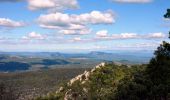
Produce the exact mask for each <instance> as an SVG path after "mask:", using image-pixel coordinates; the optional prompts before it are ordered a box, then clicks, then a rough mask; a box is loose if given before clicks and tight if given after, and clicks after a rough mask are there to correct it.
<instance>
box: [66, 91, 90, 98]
mask: <svg viewBox="0 0 170 100" xmlns="http://www.w3.org/2000/svg"><path fill="white" fill-rule="evenodd" d="M64 100H87V96H86V95H80V94H79V93H77V92H73V91H72V90H71V89H69V90H68V91H67V92H66V93H65V96H64Z"/></svg>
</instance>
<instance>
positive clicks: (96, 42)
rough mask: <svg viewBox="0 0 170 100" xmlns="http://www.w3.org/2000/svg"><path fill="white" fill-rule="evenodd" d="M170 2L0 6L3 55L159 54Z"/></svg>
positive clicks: (42, 1) (16, 0)
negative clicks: (165, 17)
mask: <svg viewBox="0 0 170 100" xmlns="http://www.w3.org/2000/svg"><path fill="white" fill-rule="evenodd" d="M169 6H170V2H169V1H168V0H0V46H1V47H0V51H60V52H86V51H95V50H96V51H105V50H110V51H114V50H130V51H135V50H154V49H155V48H156V47H157V46H158V45H159V44H160V43H161V41H162V40H168V39H167V32H168V29H169V28H170V20H168V19H164V18H163V15H164V14H165V12H166V9H167V8H169Z"/></svg>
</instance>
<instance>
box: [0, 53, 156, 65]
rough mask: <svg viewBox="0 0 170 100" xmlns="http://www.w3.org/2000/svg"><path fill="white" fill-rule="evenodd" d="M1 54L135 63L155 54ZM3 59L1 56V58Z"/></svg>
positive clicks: (143, 61) (142, 61)
mask: <svg viewBox="0 0 170 100" xmlns="http://www.w3.org/2000/svg"><path fill="white" fill-rule="evenodd" d="M0 55H8V56H9V55H10V56H21V57H32V58H59V59H67V58H87V59H99V60H107V61H130V62H133V63H147V62H148V61H149V60H150V59H151V58H152V56H153V52H146V51H142V52H141V51H138V52H114V53H108V52H100V51H92V52H89V53H60V52H0ZM0 59H1V58H0Z"/></svg>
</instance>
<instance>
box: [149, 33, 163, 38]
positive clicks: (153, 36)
mask: <svg viewBox="0 0 170 100" xmlns="http://www.w3.org/2000/svg"><path fill="white" fill-rule="evenodd" d="M148 37H149V38H164V37H165V34H163V33H161V32H159V33H150V34H149V35H148Z"/></svg>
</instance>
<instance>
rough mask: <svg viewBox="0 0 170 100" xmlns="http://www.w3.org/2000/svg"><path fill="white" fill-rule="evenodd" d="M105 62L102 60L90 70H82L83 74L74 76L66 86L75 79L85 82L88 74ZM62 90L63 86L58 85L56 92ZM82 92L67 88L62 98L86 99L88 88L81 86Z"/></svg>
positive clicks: (67, 99)
mask: <svg viewBox="0 0 170 100" xmlns="http://www.w3.org/2000/svg"><path fill="white" fill-rule="evenodd" d="M104 66H105V63H104V62H102V63H100V64H99V65H97V66H96V67H94V68H93V69H92V70H91V71H84V73H83V74H80V75H78V76H76V77H75V78H73V79H71V80H70V81H69V82H68V83H67V85H68V86H72V85H73V84H74V83H75V82H76V81H79V82H81V84H85V83H86V82H87V81H88V80H89V78H90V75H91V74H92V73H93V72H94V71H95V70H96V69H99V68H101V67H104ZM62 91H64V87H60V88H59V90H58V91H57V92H56V93H59V92H62ZM83 93H84V94H80V93H78V92H75V91H73V90H72V89H69V90H67V91H66V92H65V95H64V100H87V96H86V93H88V89H86V88H83Z"/></svg>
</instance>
